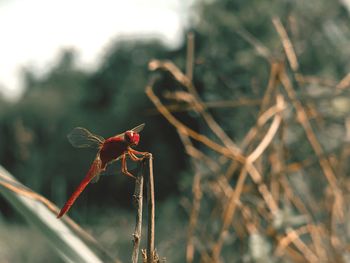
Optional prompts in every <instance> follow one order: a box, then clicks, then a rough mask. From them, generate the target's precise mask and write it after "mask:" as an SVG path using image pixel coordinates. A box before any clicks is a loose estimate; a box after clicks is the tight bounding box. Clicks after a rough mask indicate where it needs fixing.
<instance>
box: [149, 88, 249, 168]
mask: <svg viewBox="0 0 350 263" xmlns="http://www.w3.org/2000/svg"><path fill="white" fill-rule="evenodd" d="M151 84H152V83H151ZM151 84H149V85H148V86H147V87H146V94H147V96H148V97H149V98H150V100H151V101H152V102H153V104H154V105H155V106H156V108H157V109H158V111H159V112H160V113H161V114H162V115H163V116H164V117H165V118H166V119H167V120H168V121H169V123H170V124H172V125H173V126H174V127H176V129H178V130H179V132H181V133H183V134H186V135H188V136H190V137H191V138H193V139H195V140H197V141H200V142H202V143H203V144H205V145H206V146H208V147H209V148H211V149H212V150H214V151H216V152H218V153H221V154H222V155H224V156H226V157H228V158H231V159H235V160H238V161H239V162H241V163H244V162H245V157H244V156H243V155H242V154H240V153H233V152H232V151H230V150H229V149H227V148H226V147H224V146H221V145H220V144H218V143H216V142H213V141H212V140H210V139H209V138H208V137H206V136H204V135H202V134H200V133H198V132H196V131H194V130H192V129H190V128H189V127H187V126H186V125H184V124H183V123H181V122H180V121H178V120H177V119H176V118H175V117H174V116H173V115H172V114H171V113H170V112H169V111H168V109H167V108H166V107H165V106H164V105H163V104H162V103H161V101H160V100H159V98H158V97H157V96H156V95H155V94H154V92H153V90H152V85H151Z"/></svg>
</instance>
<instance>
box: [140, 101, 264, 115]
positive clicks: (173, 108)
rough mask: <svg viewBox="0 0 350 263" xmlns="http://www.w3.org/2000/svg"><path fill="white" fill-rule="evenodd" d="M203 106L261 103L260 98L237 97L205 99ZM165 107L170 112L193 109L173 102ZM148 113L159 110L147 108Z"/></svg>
mask: <svg viewBox="0 0 350 263" xmlns="http://www.w3.org/2000/svg"><path fill="white" fill-rule="evenodd" d="M203 103H204V106H205V107H206V108H207V109H209V108H236V107H241V106H257V105H260V104H261V100H260V99H239V100H222V101H206V102H203ZM165 107H166V108H167V109H168V110H169V111H170V112H183V111H190V110H195V106H194V105H179V104H177V103H175V104H166V105H165ZM147 113H148V114H155V113H158V114H159V112H158V111H157V110H154V109H150V110H147Z"/></svg>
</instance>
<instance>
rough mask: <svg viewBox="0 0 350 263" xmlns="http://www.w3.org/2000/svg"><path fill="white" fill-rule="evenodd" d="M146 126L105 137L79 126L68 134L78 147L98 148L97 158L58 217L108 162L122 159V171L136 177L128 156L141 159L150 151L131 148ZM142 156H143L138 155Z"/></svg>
mask: <svg viewBox="0 0 350 263" xmlns="http://www.w3.org/2000/svg"><path fill="white" fill-rule="evenodd" d="M144 127H145V124H144V123H143V124H141V125H139V126H136V127H135V128H133V129H131V130H128V131H126V132H124V133H121V134H118V135H116V136H113V137H110V138H108V139H106V140H105V139H104V138H103V137H101V136H98V135H95V134H92V133H91V132H89V131H88V130H87V129H84V128H81V127H77V128H74V129H73V131H72V132H71V133H70V134H68V140H69V142H70V143H71V144H72V145H73V146H74V147H77V148H88V147H93V148H96V149H97V150H98V152H97V155H96V158H95V160H94V161H93V163H92V165H91V167H90V169H89V171H88V172H87V175H86V176H85V178H84V179H83V181H82V182H81V183H80V184H79V186H78V187H77V189H76V190H75V191H74V192H73V194H72V195H71V196H70V198H69V199H68V201H67V202H66V203H65V205H64V206H63V208H62V209H61V211H60V213H59V214H58V216H57V218H60V217H62V216H63V215H64V214H65V213H67V212H68V210H69V209H70V208H71V206H72V205H73V203H74V202H75V200H76V199H77V198H78V197H79V195H80V194H81V192H82V191H83V190H84V189H85V187H86V186H87V185H88V184H89V183H90V182H91V181H95V182H96V181H97V180H98V178H99V175H100V173H101V172H104V171H105V170H106V167H107V165H108V164H110V163H112V162H114V161H117V160H119V159H121V162H122V169H121V170H122V173H124V174H125V175H127V176H130V177H133V178H135V177H134V176H133V175H132V174H131V173H130V172H129V171H128V168H127V165H126V158H127V157H128V156H129V157H130V159H131V160H133V161H141V160H143V158H145V157H146V156H147V155H148V154H149V153H147V152H139V151H136V150H134V149H132V148H131V146H136V145H138V143H139V141H140V134H139V132H141V131H142V129H143V128H144ZM138 156H141V157H138Z"/></svg>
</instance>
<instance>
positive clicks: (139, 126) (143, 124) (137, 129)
mask: <svg viewBox="0 0 350 263" xmlns="http://www.w3.org/2000/svg"><path fill="white" fill-rule="evenodd" d="M145 125H146V124H145V123H142V124H140V125H138V126H136V127H135V128H132V129H131V130H132V131H134V132H137V133H139V132H140V131H142V130H143V128H144V127H145Z"/></svg>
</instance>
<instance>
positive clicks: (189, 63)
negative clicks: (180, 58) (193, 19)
mask: <svg viewBox="0 0 350 263" xmlns="http://www.w3.org/2000/svg"><path fill="white" fill-rule="evenodd" d="M193 60H194V34H193V33H192V32H190V33H188V34H187V59H186V76H187V78H188V79H189V80H191V81H192V78H193Z"/></svg>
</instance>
